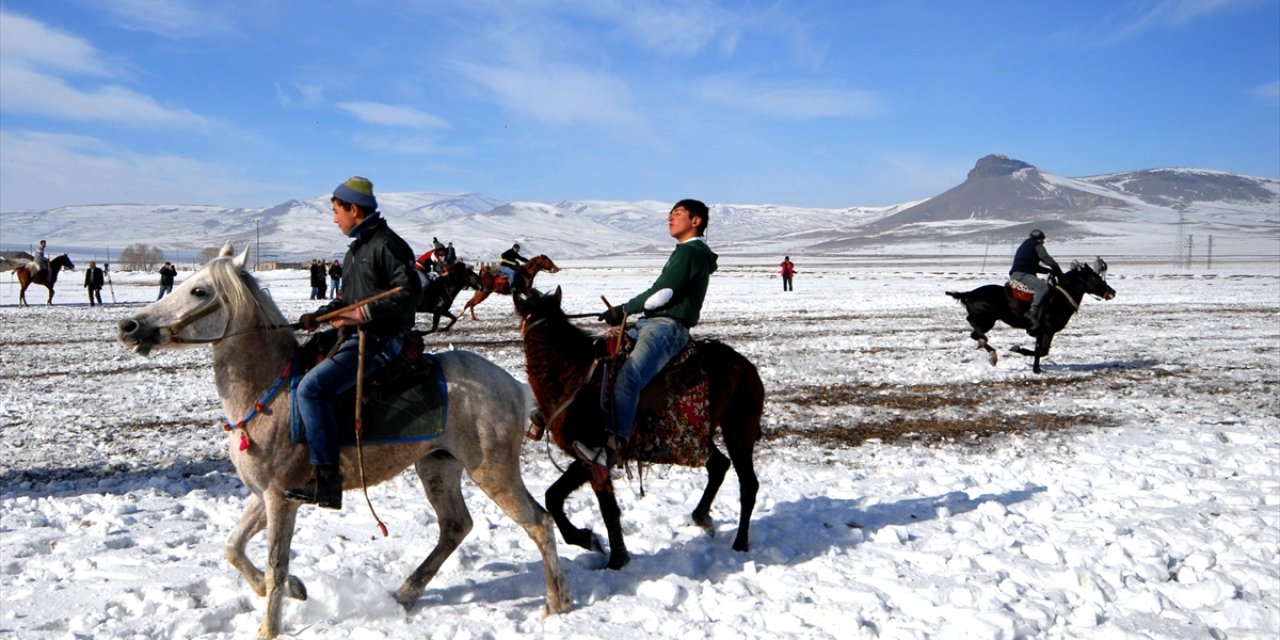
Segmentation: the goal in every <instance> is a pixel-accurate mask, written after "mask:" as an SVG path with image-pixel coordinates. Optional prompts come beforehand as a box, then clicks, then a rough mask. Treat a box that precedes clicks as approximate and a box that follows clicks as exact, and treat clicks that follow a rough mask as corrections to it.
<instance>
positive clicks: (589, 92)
mask: <svg viewBox="0 0 1280 640" xmlns="http://www.w3.org/2000/svg"><path fill="white" fill-rule="evenodd" d="M465 71H466V72H467V73H468V74H469V75H470V76H471V77H472V79H474V80H476V81H477V82H479V83H480V84H482V85H484V86H485V87H488V88H489V89H490V90H492V91H493V92H495V93H497V94H498V96H499V97H500V99H501V100H502V101H503V102H504V103H505V104H506V105H507V106H508V107H509V108H511V109H513V110H515V111H517V112H520V113H528V114H530V115H532V116H533V117H535V118H537V119H539V120H543V121H545V122H550V123H553V124H558V125H568V124H574V123H578V122H586V123H593V124H613V125H619V124H621V125H628V126H634V125H640V124H641V123H642V122H643V121H644V118H643V117H642V116H641V115H640V114H639V113H638V112H637V111H636V110H635V108H634V107H633V106H631V104H630V102H631V89H630V87H629V86H628V85H627V83H626V82H624V81H622V80H618V79H616V78H613V77H611V76H608V75H605V74H599V73H592V72H589V71H585V70H582V69H578V68H574V67H571V66H560V67H556V66H554V65H551V64H539V65H536V66H532V65H531V66H519V67H516V66H496V65H494V66H485V65H469V66H468V67H467V68H466V69H465Z"/></svg>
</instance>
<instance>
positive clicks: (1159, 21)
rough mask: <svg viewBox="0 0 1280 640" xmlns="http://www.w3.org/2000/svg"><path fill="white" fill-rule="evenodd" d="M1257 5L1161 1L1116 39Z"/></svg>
mask: <svg viewBox="0 0 1280 640" xmlns="http://www.w3.org/2000/svg"><path fill="white" fill-rule="evenodd" d="M1257 4H1258V2H1257V0H1160V1H1159V2H1156V3H1155V4H1153V5H1150V8H1147V9H1145V10H1144V11H1142V12H1141V13H1140V14H1139V15H1138V16H1137V17H1135V18H1133V19H1131V20H1130V21H1129V22H1128V23H1127V24H1125V25H1124V26H1123V27H1121V28H1120V30H1119V32H1118V33H1117V34H1116V36H1115V38H1116V39H1122V38H1125V37H1128V36H1132V35H1134V34H1137V33H1140V32H1143V31H1147V30H1150V29H1176V28H1180V27H1183V26H1186V25H1187V24H1188V23H1190V22H1192V21H1193V20H1196V19H1198V18H1201V17H1204V16H1208V15H1212V14H1215V13H1220V12H1223V11H1229V10H1233V9H1236V8H1241V7H1250V6H1255V5H1257Z"/></svg>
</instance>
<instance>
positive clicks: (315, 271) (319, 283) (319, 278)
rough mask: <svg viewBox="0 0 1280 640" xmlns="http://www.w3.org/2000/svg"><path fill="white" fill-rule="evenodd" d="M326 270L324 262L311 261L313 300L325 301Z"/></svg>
mask: <svg viewBox="0 0 1280 640" xmlns="http://www.w3.org/2000/svg"><path fill="white" fill-rule="evenodd" d="M324 278H325V269H324V261H323V260H312V261H311V298H310V299H311V300H324Z"/></svg>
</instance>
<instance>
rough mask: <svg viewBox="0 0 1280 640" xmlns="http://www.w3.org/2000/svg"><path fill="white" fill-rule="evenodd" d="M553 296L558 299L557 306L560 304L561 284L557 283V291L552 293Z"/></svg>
mask: <svg viewBox="0 0 1280 640" xmlns="http://www.w3.org/2000/svg"><path fill="white" fill-rule="evenodd" d="M551 297H553V298H555V299H556V306H557V307H558V306H560V285H556V292H555V293H553V294H551Z"/></svg>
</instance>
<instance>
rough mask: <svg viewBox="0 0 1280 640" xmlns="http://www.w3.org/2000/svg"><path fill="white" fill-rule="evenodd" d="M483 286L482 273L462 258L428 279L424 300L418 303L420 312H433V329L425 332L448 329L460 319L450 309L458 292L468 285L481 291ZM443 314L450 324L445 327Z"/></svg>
mask: <svg viewBox="0 0 1280 640" xmlns="http://www.w3.org/2000/svg"><path fill="white" fill-rule="evenodd" d="M483 286H484V282H483V281H482V280H481V279H480V274H478V273H476V272H475V270H474V269H472V268H471V267H469V266H467V265H466V264H464V263H463V262H462V261H461V260H458V261H455V262H454V263H453V265H452V266H450V267H449V271H448V273H446V274H444V275H442V276H439V277H437V278H434V279H431V280H428V281H427V285H426V288H425V289H423V290H422V300H421V301H420V302H419V303H418V313H430V314H431V329H429V330H428V331H425V332H424V333H435V332H436V331H448V330H449V328H450V327H452V326H453V323H455V322H457V321H458V316H455V315H453V312H451V311H450V310H449V308H450V307H452V306H453V301H454V299H456V298H457V297H458V293H459V292H461V291H462V290H463V289H464V288H467V287H470V288H472V289H475V290H476V291H479V290H480V289H481V288H482V287H483ZM441 316H444V317H446V318H448V319H449V324H446V325H445V326H444V328H443V329H442V328H440V317H441Z"/></svg>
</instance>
